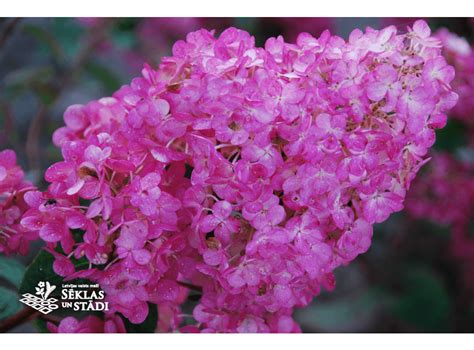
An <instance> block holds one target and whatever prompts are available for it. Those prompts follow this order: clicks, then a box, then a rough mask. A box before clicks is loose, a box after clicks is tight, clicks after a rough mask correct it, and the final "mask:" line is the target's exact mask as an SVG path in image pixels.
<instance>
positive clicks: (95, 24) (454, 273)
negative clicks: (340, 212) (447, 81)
mask: <svg viewBox="0 0 474 350" xmlns="http://www.w3.org/2000/svg"><path fill="white" fill-rule="evenodd" d="M413 20H414V19H410V18H382V19H378V18H340V19H337V18H28V19H13V18H3V19H0V149H5V148H12V149H14V150H15V151H16V152H17V154H18V158H19V159H18V160H19V163H20V164H21V165H22V166H23V168H24V169H25V170H26V172H27V178H28V179H29V180H30V181H32V182H34V183H35V184H37V185H38V186H39V187H40V188H41V189H44V188H45V186H46V183H44V180H43V178H42V174H43V172H44V170H45V168H46V167H47V166H48V165H49V164H51V163H53V162H56V161H58V160H59V159H60V153H59V150H58V149H56V148H55V147H54V146H53V144H52V142H51V135H52V133H53V131H54V130H55V129H57V128H58V127H59V126H61V125H62V114H63V112H64V110H65V108H66V107H67V106H69V105H71V104H76V103H85V102H87V101H89V100H92V99H97V98H100V97H102V96H108V95H110V94H111V93H112V92H113V91H114V90H116V89H117V88H119V87H120V86H121V85H122V84H125V83H128V82H129V81H130V79H131V78H132V77H134V76H137V75H139V74H140V70H141V67H142V66H143V63H144V62H148V63H150V64H151V65H152V66H154V67H156V66H157V64H158V63H159V62H160V59H161V57H162V56H165V55H169V54H170V53H171V47H172V45H173V43H174V42H175V41H176V40H179V39H184V38H185V36H186V33H188V32H190V31H193V30H196V29H199V28H202V27H204V28H207V29H215V30H216V32H217V33H219V32H221V31H222V30H223V29H224V28H227V27H229V26H235V27H238V28H241V29H245V30H247V31H249V32H250V33H251V34H252V35H254V36H255V38H256V42H257V44H258V45H263V44H264V42H265V40H266V39H267V38H268V37H270V36H277V35H283V36H284V38H285V39H286V40H288V41H294V40H295V38H296V35H297V33H299V32H302V31H307V32H310V33H311V34H313V35H319V34H320V33H321V32H322V31H323V30H324V29H326V28H327V29H330V31H331V32H332V33H335V34H338V35H340V36H342V37H347V36H348V34H349V33H350V32H351V30H352V29H354V28H365V27H366V26H371V27H374V28H380V27H383V26H386V25H388V24H394V25H396V26H397V27H398V28H399V29H400V30H402V31H405V30H406V26H407V25H410V24H411V23H412V22H413ZM428 22H429V24H430V26H431V28H432V29H433V30H436V29H437V28H441V27H446V28H448V29H449V30H450V31H452V32H454V33H456V34H458V35H460V36H462V37H464V38H466V39H467V40H468V41H469V42H471V43H472V41H473V39H474V38H473V35H474V32H473V25H474V24H473V23H474V22H473V21H472V20H471V19H466V18H448V19H446V18H430V19H428ZM473 98H474V97H473ZM473 116H474V111H473ZM467 138H468V137H467V136H466V134H465V128H464V126H463V124H461V123H460V122H458V121H456V120H450V121H449V123H448V125H447V127H446V128H445V129H443V130H442V131H440V132H439V133H438V139H437V143H436V145H435V148H436V149H437V150H440V151H447V152H455V151H456V150H457V149H459V147H462V146H463V145H465V144H466V142H467ZM417 181H423V177H422V176H421V177H420V178H419V179H417ZM471 231H472V230H471ZM449 235H450V230H449V229H448V228H447V227H444V226H437V225H435V224H433V223H430V222H428V221H425V220H414V219H412V218H410V217H408V216H407V214H405V213H404V212H402V213H399V214H396V215H393V216H392V217H391V218H390V219H389V220H388V221H387V222H385V223H383V224H380V225H377V226H376V228H375V235H374V241H373V245H372V247H371V248H370V250H369V252H368V253H367V254H365V255H362V256H360V257H358V258H357V260H356V261H355V262H354V263H353V264H351V265H350V266H348V267H343V268H340V269H338V270H337V271H336V280H337V287H336V289H335V291H334V292H332V293H323V294H321V296H319V297H318V298H316V299H315V301H314V302H313V304H312V305H311V306H310V307H308V308H306V309H304V310H298V311H297V313H296V318H297V320H298V321H299V322H300V324H301V325H302V328H303V330H304V331H306V332H472V331H474V301H473V295H474V291H473V290H472V288H469V287H468V286H466V285H465V283H464V279H465V276H464V270H463V269H462V267H461V266H460V263H459V261H458V260H456V259H453V257H452V256H451V254H450V252H449V250H448V249H447V246H448V244H449V238H450V237H449ZM471 238H472V239H474V234H472V235H471ZM39 248H40V247H39V246H36V247H33V249H32V251H31V252H30V254H29V255H28V256H26V257H21V258H15V259H12V258H5V257H0V295H1V298H0V320H1V319H3V318H5V317H7V316H8V315H12V314H14V313H15V312H17V311H18V310H19V309H20V305H19V304H18V302H17V300H18V298H17V295H16V292H15V288H17V287H18V285H19V282H20V281H21V276H22V275H23V273H24V269H25V266H26V265H27V264H28V263H29V262H30V261H31V259H32V257H33V256H34V255H36V253H37V252H38V250H39ZM472 271H474V269H472ZM473 277H474V276H473ZM15 331H26V332H33V331H35V328H33V326H32V324H26V325H22V326H21V327H20V328H18V329H16V330H15Z"/></svg>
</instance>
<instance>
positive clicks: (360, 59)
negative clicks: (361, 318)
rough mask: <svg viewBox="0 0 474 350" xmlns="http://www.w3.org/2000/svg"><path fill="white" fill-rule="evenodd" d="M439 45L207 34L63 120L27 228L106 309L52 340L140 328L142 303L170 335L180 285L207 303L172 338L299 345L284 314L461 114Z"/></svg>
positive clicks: (416, 29) (349, 256)
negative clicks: (451, 113)
mask: <svg viewBox="0 0 474 350" xmlns="http://www.w3.org/2000/svg"><path fill="white" fill-rule="evenodd" d="M440 47H441V44H440V41H439V40H437V39H435V38H433V37H432V36H431V32H430V29H429V27H428V26H427V24H426V23H425V22H423V21H417V22H415V24H414V26H413V28H409V30H408V32H406V33H402V34H398V33H397V30H396V29H395V27H387V28H385V29H383V30H380V31H378V30H375V29H372V28H367V30H366V31H365V32H362V31H360V30H355V31H354V32H353V33H352V34H351V35H350V38H349V41H347V42H346V41H344V40H343V39H341V38H339V37H336V36H332V35H331V34H330V33H329V32H328V31H325V32H324V33H323V34H322V35H321V37H319V38H315V37H312V36H310V35H309V34H301V35H300V36H298V39H297V40H296V43H294V44H290V43H285V42H284V40H283V38H282V37H278V38H273V39H269V40H268V41H267V43H266V44H265V47H264V48H260V47H256V46H255V40H254V38H253V37H252V36H250V35H249V34H248V33H247V32H245V31H242V30H238V29H236V28H229V29H227V30H225V31H224V32H223V33H222V34H221V35H220V36H219V37H215V36H214V33H213V32H209V31H207V30H199V31H196V32H192V33H189V34H188V35H187V37H186V40H185V41H178V42H177V43H176V44H175V45H174V47H173V55H172V56H171V57H165V58H163V59H162V61H161V64H160V65H159V67H158V69H156V70H155V69H152V68H151V67H150V66H148V65H146V66H145V68H144V69H143V71H142V73H143V75H142V77H139V78H135V79H133V80H132V82H131V83H130V85H127V86H123V87H122V88H120V90H118V91H117V92H116V93H114V94H113V96H112V97H107V98H102V99H100V100H97V101H92V102H89V103H88V104H86V105H84V106H77V105H76V106H72V107H70V108H69V109H68V110H67V111H66V113H65V116H64V118H65V123H66V126H65V127H63V128H61V129H59V130H58V131H57V132H56V133H55V135H54V142H55V144H56V145H57V146H59V147H60V148H61V150H62V154H63V158H64V160H63V161H62V162H59V163H57V164H54V165H52V166H51V167H50V168H49V169H48V171H47V172H46V180H47V181H49V182H50V185H49V188H48V190H47V191H46V192H45V193H44V194H38V193H34V194H31V199H29V200H28V204H30V207H31V208H30V210H29V212H28V213H26V214H25V216H24V218H23V220H22V222H24V224H25V225H26V226H27V227H29V228H31V229H33V228H34V229H37V230H38V231H39V234H40V237H41V238H42V239H43V240H44V241H46V242H47V245H48V248H49V249H52V250H54V249H56V248H57V247H58V245H61V247H62V250H63V251H64V253H65V254H66V255H64V256H61V254H60V253H58V251H59V250H58V249H56V250H55V252H56V253H55V256H56V260H57V263H55V265H54V266H55V270H56V273H58V274H60V275H62V276H64V277H66V278H68V279H71V278H75V277H77V276H84V275H87V278H88V279H90V280H92V281H95V282H98V283H99V284H100V285H101V287H102V288H103V289H104V290H105V291H106V294H107V301H109V303H110V311H109V312H108V314H107V318H106V319H105V321H102V320H100V321H99V320H96V319H93V318H90V319H88V320H85V321H81V322H79V321H77V320H75V319H67V320H64V321H63V322H62V323H61V325H60V326H59V327H58V328H57V331H62V330H76V331H81V330H84V329H94V330H95V329H100V330H102V329H105V328H107V329H115V330H120V329H121V324H120V322H116V321H114V320H116V319H114V318H113V315H114V314H120V315H122V316H123V317H125V318H127V319H128V320H129V321H130V322H133V323H141V322H143V320H144V319H146V317H147V314H148V310H149V309H148V306H147V304H148V303H152V304H157V305H158V309H159V310H163V317H166V318H160V321H159V327H160V329H168V330H169V329H176V328H179V327H180V326H181V323H182V322H181V318H180V316H179V315H180V305H181V304H182V303H183V302H184V301H185V300H186V298H187V295H188V293H189V290H190V289H189V287H190V286H191V287H192V288H194V289H199V290H200V291H201V292H202V295H201V297H200V300H199V303H198V305H197V306H196V307H195V309H194V311H193V317H194V319H195V321H196V323H195V324H194V325H192V326H189V325H188V326H186V327H185V328H183V329H182V331H190V332H191V331H192V332H194V331H202V332H294V331H299V327H298V326H297V325H296V324H295V322H294V321H293V319H292V317H291V316H292V312H293V309H294V308H295V307H304V306H306V305H308V304H309V303H310V302H311V300H312V299H313V298H314V297H315V296H316V295H318V293H319V292H320V290H321V288H326V289H329V290H331V289H332V288H334V276H333V271H334V269H335V268H336V267H338V266H340V265H346V264H348V263H349V262H350V261H352V260H353V259H355V258H356V257H357V255H359V254H362V253H364V252H365V251H367V250H368V249H369V247H370V243H371V238H372V231H373V230H372V226H373V224H375V223H380V222H382V221H384V220H386V219H387V218H388V217H389V216H390V214H391V213H393V212H396V211H399V210H401V209H402V208H403V201H404V198H405V195H406V192H407V190H408V188H409V187H410V183H411V181H412V179H413V178H414V177H415V175H416V173H417V171H418V170H419V168H420V167H421V166H422V165H423V164H424V163H425V156H426V153H427V151H428V149H429V148H430V147H431V146H432V144H433V142H434V139H435V130H434V129H435V128H437V127H440V126H442V123H440V120H442V119H443V117H444V118H445V115H446V113H447V111H448V110H449V109H450V108H452V107H453V106H454V104H455V102H456V99H457V95H456V94H455V93H454V92H453V91H452V89H451V87H450V82H451V80H452V79H453V69H452V67H450V66H449V65H448V64H447V63H446V61H445V60H444V59H443V58H442V57H441V49H440ZM3 168H5V169H7V168H6V167H5V166H4V167H3ZM3 168H1V167H0V169H3ZM1 171H2V172H1V173H0V176H3V177H4V178H5V175H2V174H6V170H1ZM72 232H74V233H76V234H75V235H74V236H73V235H72ZM77 233H79V234H77ZM73 237H74V238H73ZM78 237H79V238H78ZM70 256H74V257H76V258H82V257H85V258H86V259H88V261H89V262H90V264H89V268H88V269H86V270H79V271H75V269H74V268H73V267H72V266H71V265H70V264H67V262H66V260H67V259H68V257H70ZM71 267H72V268H71ZM85 271H87V272H85ZM55 330H56V328H55Z"/></svg>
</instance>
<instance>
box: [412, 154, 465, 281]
mask: <svg viewBox="0 0 474 350" xmlns="http://www.w3.org/2000/svg"><path fill="white" fill-rule="evenodd" d="M406 207H407V211H408V213H409V214H410V215H411V216H413V217H415V218H418V219H428V220H430V221H432V222H434V223H437V224H439V225H444V226H447V227H448V228H449V230H450V252H451V254H452V256H453V257H454V258H455V259H456V260H458V261H459V262H460V264H461V270H462V275H463V276H464V282H465V286H466V287H467V288H468V289H470V290H474V274H473V272H474V239H473V236H472V227H471V225H472V221H471V220H472V219H471V218H472V214H473V212H474V164H473V163H471V162H466V161H461V160H458V159H456V158H454V157H453V156H451V155H450V154H448V153H436V154H434V155H433V160H432V161H431V163H430V165H429V167H428V169H427V172H426V173H425V174H423V176H422V177H420V178H419V180H418V181H415V183H414V185H413V187H412V189H411V190H410V195H409V196H408V198H407V203H406Z"/></svg>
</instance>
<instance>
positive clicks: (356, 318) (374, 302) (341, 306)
mask: <svg viewBox="0 0 474 350" xmlns="http://www.w3.org/2000/svg"><path fill="white" fill-rule="evenodd" d="M387 298H388V296H387V295H386V294H384V293H383V291H381V290H379V289H377V288H371V289H367V290H364V291H362V292H360V293H355V294H354V295H350V296H348V297H341V298H337V299H334V300H325V301H323V300H318V299H316V301H315V302H313V303H312V304H311V306H310V307H308V308H306V309H300V310H297V311H296V314H295V318H296V320H297V321H298V322H299V323H300V324H301V325H302V326H303V327H304V328H307V329H308V331H310V332H311V331H322V332H350V331H352V332H353V331H354V329H357V331H363V330H364V326H365V325H366V324H368V323H370V322H371V321H372V319H373V318H374V317H375V316H376V311H377V310H378V309H380V307H381V305H382V304H383V303H385V302H386V301H387ZM360 327H362V328H360Z"/></svg>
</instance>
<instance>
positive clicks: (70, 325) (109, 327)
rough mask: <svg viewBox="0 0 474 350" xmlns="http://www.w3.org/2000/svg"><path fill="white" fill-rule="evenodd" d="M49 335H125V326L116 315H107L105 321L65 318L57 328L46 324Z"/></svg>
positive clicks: (88, 317)
mask: <svg viewBox="0 0 474 350" xmlns="http://www.w3.org/2000/svg"><path fill="white" fill-rule="evenodd" d="M47 327H48V330H49V331H50V332H51V333H126V329H125V325H124V323H123V321H122V319H121V318H120V317H119V316H118V315H107V316H106V317H105V320H103V319H101V318H99V317H97V316H87V317H85V318H83V319H82V320H77V319H76V318H74V317H71V316H69V317H66V318H64V319H62V320H61V322H60V323H59V325H58V326H56V325H55V324H53V323H52V322H48V324H47Z"/></svg>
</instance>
